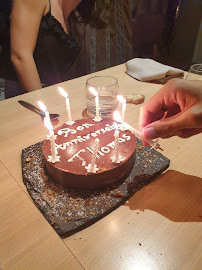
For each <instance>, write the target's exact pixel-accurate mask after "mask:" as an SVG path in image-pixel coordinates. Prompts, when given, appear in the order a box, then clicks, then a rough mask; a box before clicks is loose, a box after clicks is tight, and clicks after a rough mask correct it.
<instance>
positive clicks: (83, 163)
mask: <svg viewBox="0 0 202 270" xmlns="http://www.w3.org/2000/svg"><path fill="white" fill-rule="evenodd" d="M82 152H85V149H81V150H80V151H78V152H77V153H76V154H75V155H73V156H72V157H71V158H69V159H68V160H67V161H68V162H72V161H73V160H74V159H75V158H76V157H77V158H78V159H80V160H81V161H82V164H81V166H86V162H85V160H84V159H83V158H82V157H81V156H80V155H79V154H80V153H82Z"/></svg>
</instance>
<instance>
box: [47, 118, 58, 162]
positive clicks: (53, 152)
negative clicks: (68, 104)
mask: <svg viewBox="0 0 202 270" xmlns="http://www.w3.org/2000/svg"><path fill="white" fill-rule="evenodd" d="M44 124H45V126H46V127H47V129H48V130H49V133H50V137H49V138H50V144H51V157H50V161H51V162H52V163H55V162H56V161H59V160H58V157H57V150H56V147H55V137H54V131H53V126H52V125H51V122H50V121H49V119H48V118H46V117H45V119H44Z"/></svg>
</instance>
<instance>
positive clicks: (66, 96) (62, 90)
mask: <svg viewBox="0 0 202 270" xmlns="http://www.w3.org/2000/svg"><path fill="white" fill-rule="evenodd" d="M58 90H59V91H60V94H61V95H63V97H65V98H68V94H67V93H66V92H65V90H64V89H63V88H62V87H58Z"/></svg>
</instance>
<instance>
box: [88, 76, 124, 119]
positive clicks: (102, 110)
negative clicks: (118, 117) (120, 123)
mask: <svg viewBox="0 0 202 270" xmlns="http://www.w3.org/2000/svg"><path fill="white" fill-rule="evenodd" d="M91 88H93V89H94V90H95V91H96V92H97V94H98V97H99V115H100V116H101V117H107V116H108V117H109V116H112V113H113V112H114V110H116V109H117V106H118V100H117V94H118V88H119V85H118V80H117V79H116V78H115V77H111V76H95V77H91V78H89V79H88V80H87V82H86V105H87V112H88V114H89V115H91V116H95V115H96V105H95V94H93V93H92V92H91V90H90V89H91Z"/></svg>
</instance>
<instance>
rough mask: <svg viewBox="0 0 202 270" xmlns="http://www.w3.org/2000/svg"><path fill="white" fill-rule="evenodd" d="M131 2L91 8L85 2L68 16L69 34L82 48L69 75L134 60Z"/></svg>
mask: <svg viewBox="0 0 202 270" xmlns="http://www.w3.org/2000/svg"><path fill="white" fill-rule="evenodd" d="M132 2H133V1H131V0H124V1H119V0H95V1H93V4H91V3H90V0H86V2H84V1H82V2H81V3H80V5H79V6H78V7H77V8H76V10H75V12H74V13H72V14H71V16H69V25H70V28H71V31H72V34H73V35H74V37H75V39H76V41H77V43H78V44H79V45H80V47H81V53H80V54H79V56H78V57H77V59H76V61H75V63H74V65H73V66H72V67H71V71H72V74H77V75H78V76H83V75H86V74H89V73H93V72H96V71H99V70H103V69H106V68H109V67H112V66H116V65H119V64H122V63H125V62H126V61H128V60H129V59H131V58H133V39H132V35H133V33H132ZM89 6H91V7H92V9H91V11H90V12H89V10H88V9H89ZM86 19H87V20H88V22H87V21H86Z"/></svg>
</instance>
